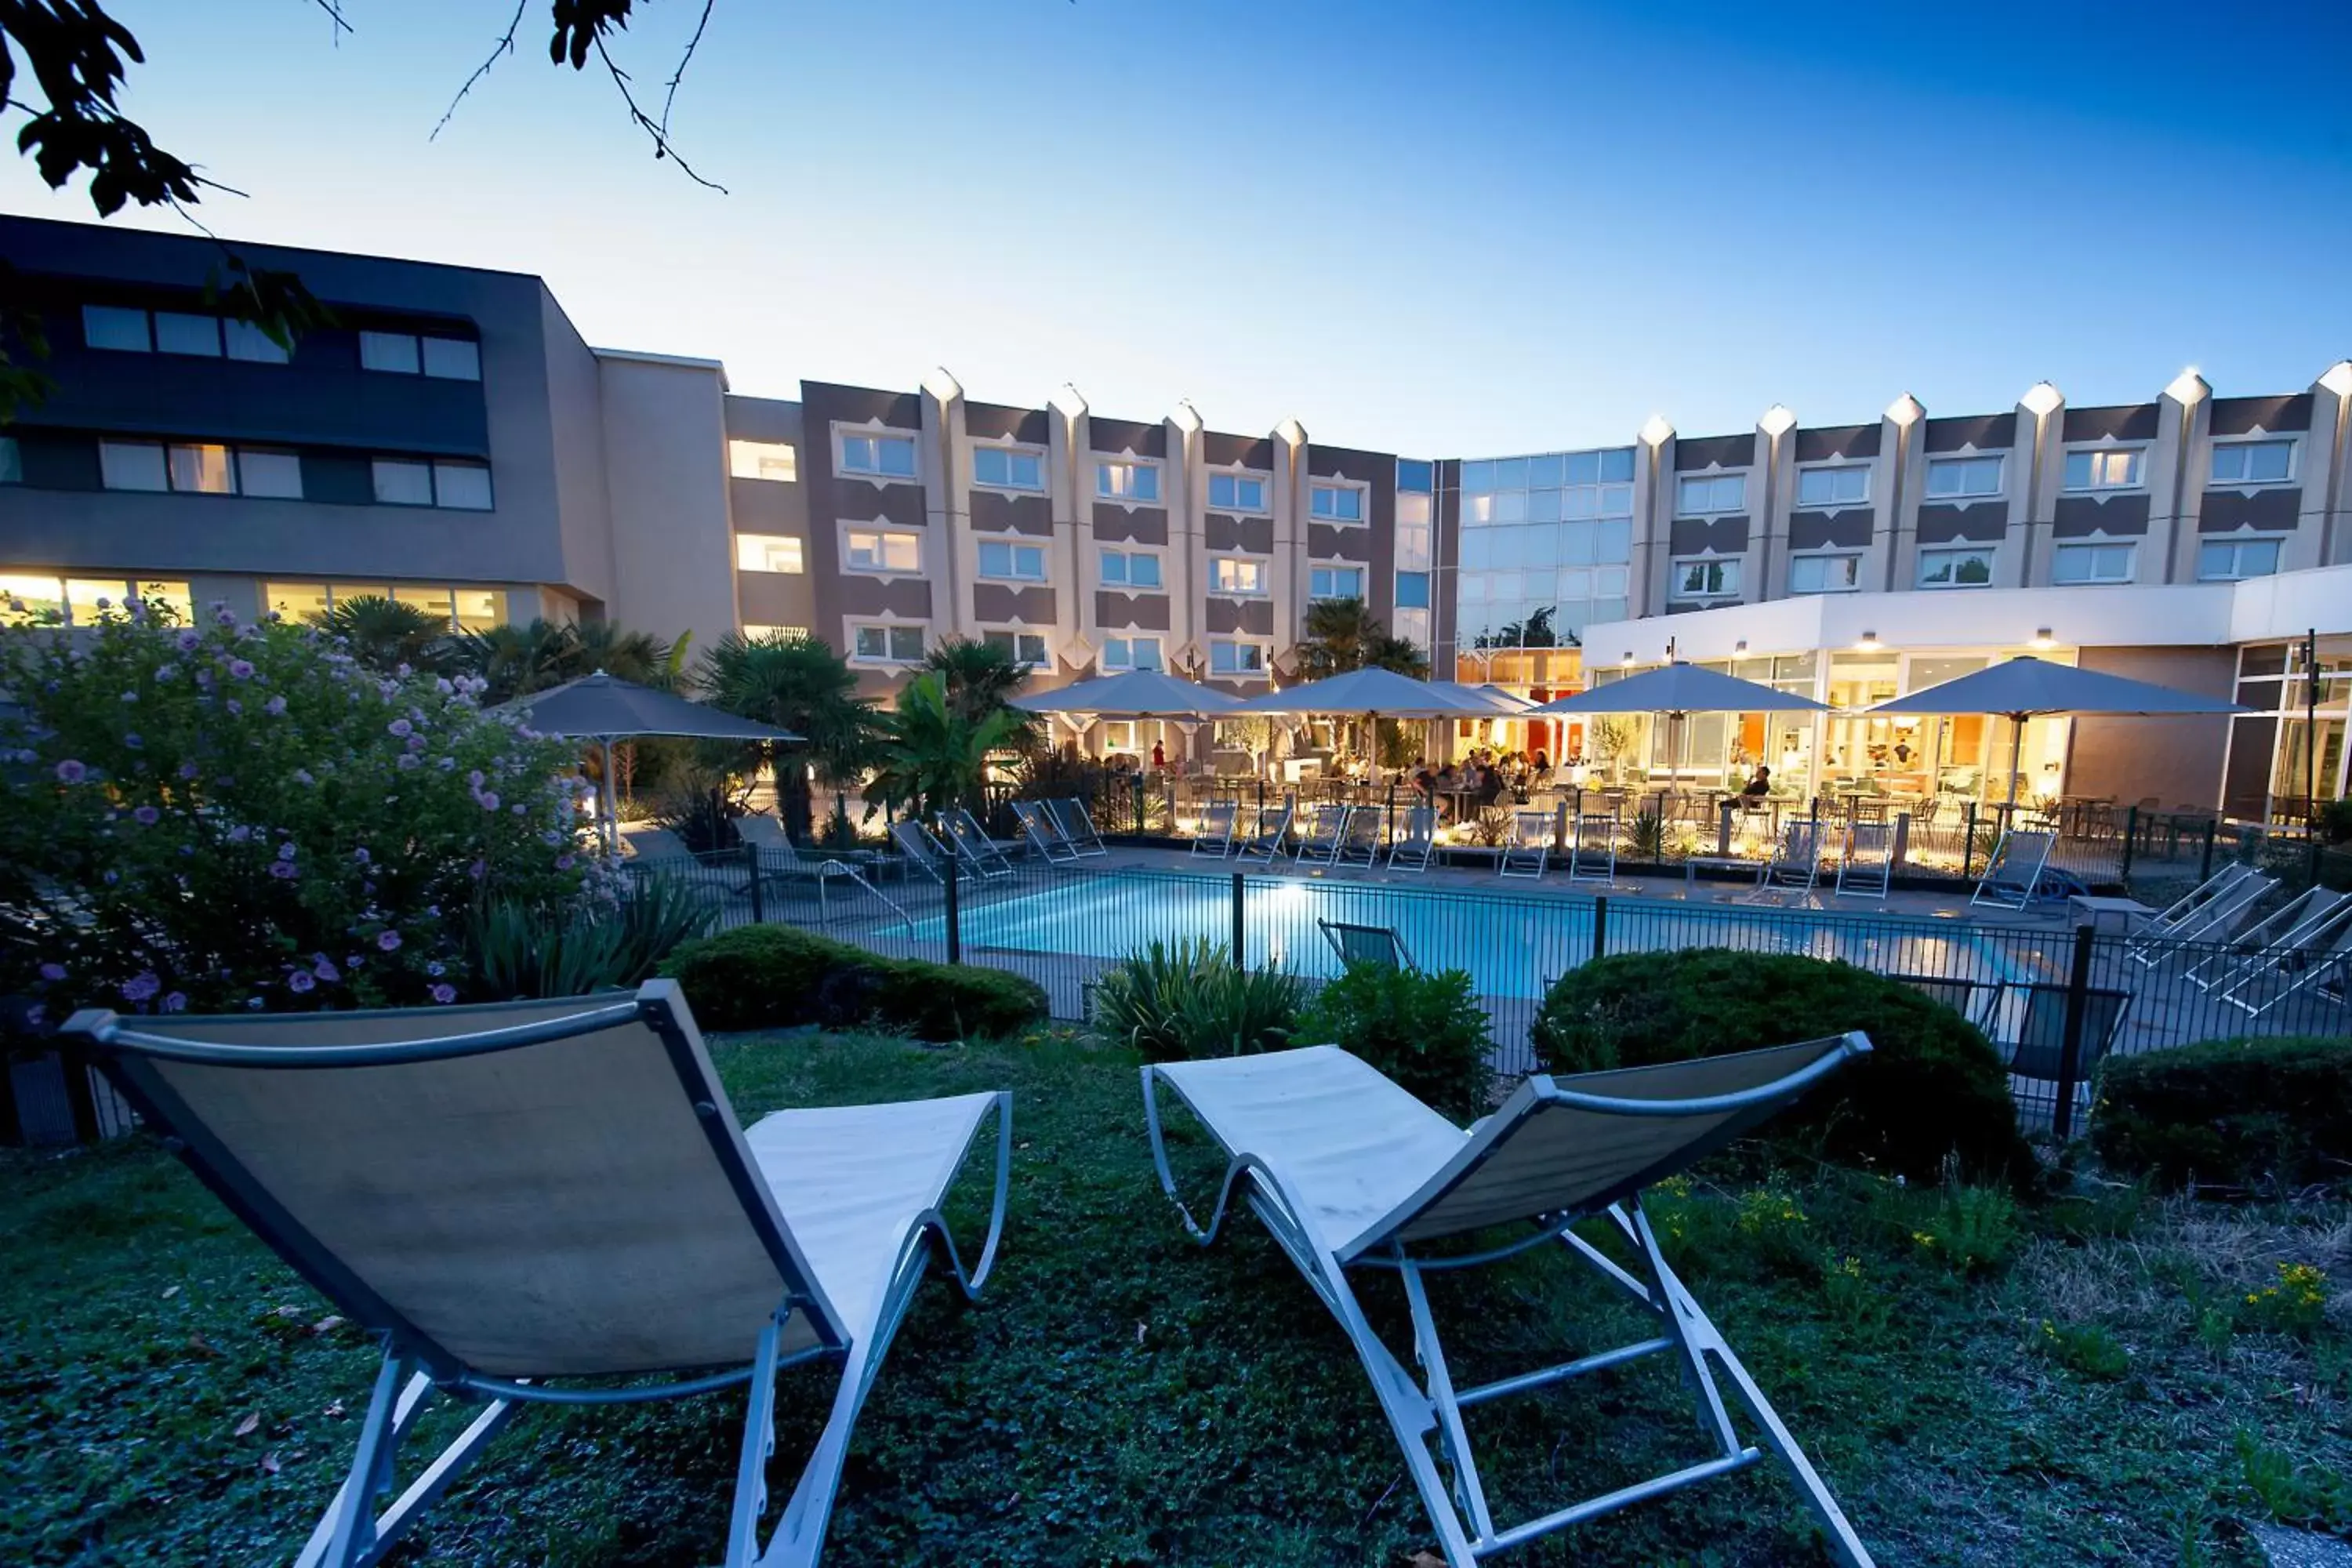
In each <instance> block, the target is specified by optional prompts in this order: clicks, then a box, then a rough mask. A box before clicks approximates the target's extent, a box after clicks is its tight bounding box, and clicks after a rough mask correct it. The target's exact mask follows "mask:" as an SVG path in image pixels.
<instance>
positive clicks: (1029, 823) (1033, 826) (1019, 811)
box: [1012, 800, 1078, 866]
mask: <svg viewBox="0 0 2352 1568" xmlns="http://www.w3.org/2000/svg"><path fill="white" fill-rule="evenodd" d="M1012 805H1013V818H1014V820H1016V821H1018V822H1019V823H1020V824H1021V837H1024V838H1025V839H1027V840H1028V841H1029V847H1030V848H1032V849H1034V850H1035V851H1036V852H1037V853H1038V855H1039V856H1040V857H1041V858H1043V859H1044V860H1045V863H1046V864H1047V865H1049V866H1074V865H1076V864H1077V861H1078V852H1077V849H1076V847H1074V846H1073V845H1072V844H1071V843H1070V841H1069V839H1068V838H1066V837H1064V835H1063V833H1062V825H1061V824H1060V823H1059V822H1058V821H1056V820H1055V817H1054V814H1053V813H1052V812H1051V811H1049V810H1047V809H1046V806H1045V802H1043V801H1036V800H1016V801H1014V802H1013V803H1012Z"/></svg>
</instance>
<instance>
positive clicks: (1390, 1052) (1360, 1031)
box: [1299, 963, 1494, 1121]
mask: <svg viewBox="0 0 2352 1568" xmlns="http://www.w3.org/2000/svg"><path fill="white" fill-rule="evenodd" d="M1299 1036H1300V1038H1302V1039H1306V1040H1311V1041H1314V1042H1317V1043H1318V1044H1319V1043H1321V1042H1323V1041H1326V1040H1328V1041H1329V1042H1331V1043H1332V1044H1334V1045H1337V1046H1341V1047H1346V1048H1347V1049H1348V1050H1349V1051H1351V1052H1353V1053H1354V1054H1355V1055H1357V1056H1359V1057H1361V1058H1363V1059H1364V1060H1365V1061H1367V1062H1370V1064H1371V1065H1372V1066H1374V1067H1376V1068H1380V1070H1381V1071H1382V1072H1383V1073H1386V1074H1387V1075H1388V1076H1389V1077H1390V1078H1391V1079H1395V1080H1396V1081H1397V1082H1398V1083H1400V1084H1402V1086H1404V1088H1406V1089H1410V1090H1411V1091H1412V1093H1413V1094H1415V1095H1418V1096H1419V1097H1420V1098H1421V1099H1422V1100H1424V1101H1426V1102H1427V1103H1428V1104H1430V1105H1433V1106H1434V1107H1436V1108H1437V1109H1438V1110H1442V1111H1444V1112H1445V1114H1446V1115H1448V1116H1451V1117H1453V1118H1454V1120H1456V1121H1470V1120H1471V1119H1473V1118H1475V1117H1476V1116H1478V1115H1480V1114H1481V1113H1483V1112H1484V1111H1485V1110H1486V1099H1487V1085H1488V1080H1489V1079H1490V1077H1491V1076H1492V1075H1491V1074H1490V1073H1489V1072H1488V1070H1487V1068H1486V1054H1487V1052H1489V1051H1490V1050H1492V1049H1493V1048H1494V1042H1493V1040H1492V1039H1491V1038H1490V1037H1489V1036H1488V1033H1487V1026H1486V1012H1485V1010H1484V1009H1483V1008H1481V1007H1480V1006H1479V1005H1478V1001H1477V997H1476V996H1475V994H1473V993H1472V991H1471V989H1470V976H1469V975H1467V974H1465V973H1463V972H1462V971H1461V970H1459V969H1448V970H1444V971H1443V972H1441V973H1436V974H1423V973H1420V972H1419V971H1417V970H1412V969H1400V968H1396V967H1394V966H1392V965H1390V964H1382V963H1351V964H1349V965H1348V971H1347V973H1344V974H1342V975H1340V976H1339V979H1337V980H1334V981H1332V982H1331V983H1330V984H1328V985H1326V986H1324V987H1323V989H1322V990H1321V991H1320V992H1318V993H1317V994H1316V997H1315V1000H1314V1001H1313V1002H1312V1003H1311V1004H1309V1005H1308V1006H1307V1017H1306V1021H1305V1022H1304V1023H1303V1024H1302V1025H1301V1026H1300V1028H1299Z"/></svg>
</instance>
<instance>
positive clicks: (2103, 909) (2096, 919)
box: [2066, 893, 2156, 936]
mask: <svg viewBox="0 0 2352 1568" xmlns="http://www.w3.org/2000/svg"><path fill="white" fill-rule="evenodd" d="M2154 913H2156V911H2155V910H2152V909H2149V908H2148V907H2147V905H2146V904H2143V903H2141V902H2140V901H2139V900H2137V899H2098V898H2093V897H2092V896H2091V895H2089V894H2088V893H2076V894H2075V895H2074V896H2073V897H2072V898H2070V899H2068V900H2066V924H2067V925H2068V926H2069V927H2070V928H2072V927H2074V926H2089V927H2090V928H2091V930H2092V931H2095V932H2106V931H2113V932H2115V933H2116V934H2117V935H2120V936H2129V935H2130V934H2131V933H2132V932H2133V931H2135V930H2136V929H2137V927H2138V925H2139V922H2140V921H2144V920H2146V919H2147V917H2148V916H2150V915H2152V914H2154Z"/></svg>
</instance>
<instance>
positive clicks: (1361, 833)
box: [1331, 805, 1383, 870]
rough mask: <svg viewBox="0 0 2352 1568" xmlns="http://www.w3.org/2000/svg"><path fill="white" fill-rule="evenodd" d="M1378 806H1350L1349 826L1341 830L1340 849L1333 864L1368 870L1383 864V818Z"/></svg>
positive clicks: (1334, 856) (1332, 861) (1333, 859)
mask: <svg viewBox="0 0 2352 1568" xmlns="http://www.w3.org/2000/svg"><path fill="white" fill-rule="evenodd" d="M1382 815H1383V813H1382V810H1381V807H1379V806H1377V805H1357V806H1350V807H1349V810H1348V822H1347V826H1344V827H1342V828H1341V829H1340V830H1339V850H1338V851H1337V853H1335V854H1334V855H1333V856H1332V857H1331V864H1332V865H1333V866H1334V867H1339V866H1361V867H1363V868H1365V869H1366V870H1370V869H1371V868H1373V867H1374V866H1377V865H1379V864H1380V863H1381V816H1382Z"/></svg>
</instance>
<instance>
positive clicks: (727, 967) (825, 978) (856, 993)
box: [661, 925, 1046, 1040]
mask: <svg viewBox="0 0 2352 1568" xmlns="http://www.w3.org/2000/svg"><path fill="white" fill-rule="evenodd" d="M661 972H662V973H664V974H667V975H669V976H671V977H672V978H674V979H676V980H677V982H678V984H681V985H683V986H684V987H685V988H686V999H687V1002H688V1005H690V1006H692V1007H693V1009H694V1016H695V1019H696V1021H697V1022H698V1023H699V1024H701V1026H703V1027H704V1028H707V1029H781V1028H789V1027H792V1026H794V1025H799V1024H815V1025H818V1026H821V1027H824V1028H828V1029H854V1028H859V1027H863V1026H866V1025H869V1024H873V1025H879V1026H882V1027H884V1028H887V1029H892V1030H897V1031H898V1032H900V1033H904V1034H908V1035H912V1036H913V1037H916V1038H917V1039H919V1040H960V1039H963V1038H965V1037H968V1036H973V1035H1009V1034H1013V1033H1014V1032H1016V1031H1018V1030H1021V1029H1024V1028H1027V1027H1028V1026H1031V1025H1033V1024H1038V1023H1043V1022H1044V1021H1045V1016H1046V1001H1045V991H1044V990H1043V989H1042V988H1041V987H1040V986H1038V984H1036V983H1035V982H1034V981H1032V980H1029V979H1027V978H1025V977H1024V976H1022V975H1018V974H1011V973H1006V972H1005V971H1003V970H1001V969H978V968H968V967H965V966H963V965H960V964H946V963H924V962H923V961H922V960H920V959H913V958H884V957H881V956H880V955H878V954H876V953H871V952H866V950H865V949H864V948H862V947H853V946H851V945H850V944H849V943H847V942H835V941H833V940H831V939H830V938H828V937H822V936H816V935H814V934H812V933H811V932H808V931H799V930H796V929H794V928H793V927H792V926H784V925H752V926H740V927H738V928H737V929H735V930H733V931H721V932H720V933H719V934H718V935H717V936H709V937H704V938H702V939H700V940H699V941H696V942H687V943H685V944H683V945H681V946H680V947H679V948H677V951H675V952H672V953H671V954H670V955H669V957H668V958H667V960H666V961H665V962H664V963H663V964H662V967H661Z"/></svg>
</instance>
